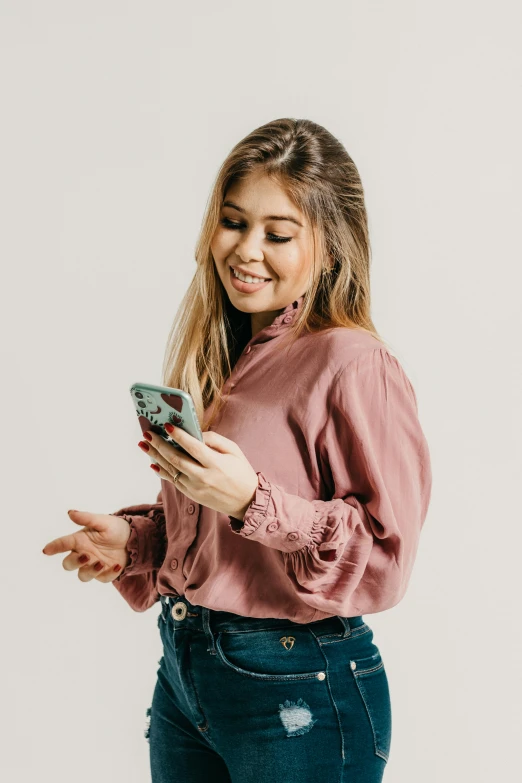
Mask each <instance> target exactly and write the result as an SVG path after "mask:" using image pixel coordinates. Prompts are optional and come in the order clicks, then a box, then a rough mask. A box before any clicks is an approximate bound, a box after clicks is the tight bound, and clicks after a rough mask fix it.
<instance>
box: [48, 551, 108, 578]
mask: <svg viewBox="0 0 522 783" xmlns="http://www.w3.org/2000/svg"><path fill="white" fill-rule="evenodd" d="M62 565H63V567H64V569H65V570H66V571H75V570H76V569H78V579H79V580H80V582H90V581H91V580H92V579H97V580H98V581H99V582H112V580H113V579H116V577H117V576H119V574H120V573H121V568H122V567H121V566H120V567H118V568H117V569H116V570H115V567H114V564H112V565H106V564H105V563H103V562H102V561H101V560H99V559H98V558H97V557H96V556H95V555H90V554H88V553H87V552H82V553H81V554H80V553H78V552H71V553H70V554H69V555H67V557H66V558H64V560H63V561H62Z"/></svg>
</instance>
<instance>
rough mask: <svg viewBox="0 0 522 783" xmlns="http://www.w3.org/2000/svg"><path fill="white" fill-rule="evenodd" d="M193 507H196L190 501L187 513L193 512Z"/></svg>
mask: <svg viewBox="0 0 522 783" xmlns="http://www.w3.org/2000/svg"><path fill="white" fill-rule="evenodd" d="M195 508H196V507H195V506H194V505H193V504H192V503H191V504H190V506H189V507H188V508H187V511H188V512H189V514H193V513H194V510H195Z"/></svg>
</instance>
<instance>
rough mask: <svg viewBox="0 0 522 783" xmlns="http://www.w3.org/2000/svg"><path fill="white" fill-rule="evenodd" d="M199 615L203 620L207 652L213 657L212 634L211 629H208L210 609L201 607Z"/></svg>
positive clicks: (214, 650) (214, 652)
mask: <svg viewBox="0 0 522 783" xmlns="http://www.w3.org/2000/svg"><path fill="white" fill-rule="evenodd" d="M201 614H202V618H203V630H204V631H205V633H206V635H207V639H208V647H207V652H209V653H210V654H211V655H215V654H216V647H215V644H214V634H213V632H212V628H211V627H210V609H208V608H207V607H206V606H202V607H201Z"/></svg>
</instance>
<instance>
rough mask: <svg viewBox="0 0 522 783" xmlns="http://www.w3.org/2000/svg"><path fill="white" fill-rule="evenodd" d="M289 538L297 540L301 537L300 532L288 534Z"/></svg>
mask: <svg viewBox="0 0 522 783" xmlns="http://www.w3.org/2000/svg"><path fill="white" fill-rule="evenodd" d="M287 538H288V540H289V541H297V539H298V538H299V533H289V534H288V535H287Z"/></svg>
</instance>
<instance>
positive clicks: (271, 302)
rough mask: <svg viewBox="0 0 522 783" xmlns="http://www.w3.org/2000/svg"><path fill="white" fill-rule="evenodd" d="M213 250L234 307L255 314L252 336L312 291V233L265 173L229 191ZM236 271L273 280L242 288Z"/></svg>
mask: <svg viewBox="0 0 522 783" xmlns="http://www.w3.org/2000/svg"><path fill="white" fill-rule="evenodd" d="M210 247H211V250H212V254H213V256H214V262H215V264H216V268H217V271H218V274H219V277H220V278H221V282H222V283H223V285H224V287H225V290H226V292H227V294H228V296H229V298H230V300H231V302H232V304H233V305H234V307H236V308H237V309H238V310H241V311H242V312H244V313H251V315H252V334H253V335H254V334H255V333H256V332H257V331H259V329H262V328H263V327H264V326H267V325H268V324H270V323H271V322H272V321H273V319H274V318H275V316H276V315H277V314H278V313H279V312H281V311H282V310H283V309H284V308H285V307H286V306H287V305H288V304H290V303H291V302H293V301H294V300H295V299H297V298H298V297H300V296H301V295H302V294H304V293H305V291H306V289H307V286H308V275H309V272H310V267H311V264H312V257H313V237H312V232H311V228H310V226H309V225H308V224H307V221H306V219H305V217H304V215H303V214H302V213H301V212H300V210H298V209H297V208H296V207H295V206H294V204H293V203H292V202H291V201H290V199H289V198H288V196H287V195H286V193H285V192H284V190H282V189H281V187H280V186H279V185H278V184H277V183H275V182H274V181H273V180H271V179H269V178H268V177H267V176H266V175H265V174H264V173H257V172H256V173H253V174H250V175H249V176H248V178H246V179H245V180H243V181H242V182H238V183H236V184H235V185H234V186H233V187H230V188H229V190H228V192H227V195H226V197H225V200H224V202H223V205H222V208H221V216H220V222H219V225H218V227H217V229H216V232H215V234H214V236H213V238H212V242H211V245H210ZM233 267H235V268H237V267H239V268H240V269H241V270H243V271H244V272H245V274H251V276H252V277H254V276H255V275H257V276H260V277H261V278H270V280H269V282H267V283H264V282H263V281H260V283H259V284H256V285H252V284H249V283H242V282H241V281H240V280H237V279H234V278H233V276H232V275H233V272H232V268H233ZM256 280H257V278H256Z"/></svg>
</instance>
